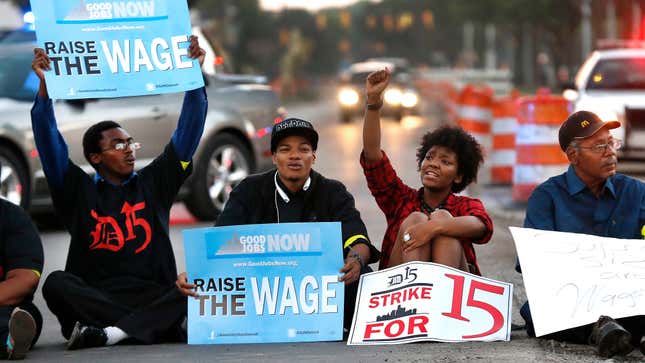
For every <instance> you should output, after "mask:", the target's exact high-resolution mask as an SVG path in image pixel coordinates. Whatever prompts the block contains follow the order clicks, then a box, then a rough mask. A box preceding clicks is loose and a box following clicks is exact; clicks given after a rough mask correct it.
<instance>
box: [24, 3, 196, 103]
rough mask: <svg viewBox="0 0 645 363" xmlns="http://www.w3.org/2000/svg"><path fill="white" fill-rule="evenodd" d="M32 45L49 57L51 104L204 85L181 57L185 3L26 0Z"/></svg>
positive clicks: (187, 22) (185, 45) (184, 53)
mask: <svg viewBox="0 0 645 363" xmlns="http://www.w3.org/2000/svg"><path fill="white" fill-rule="evenodd" d="M31 5H32V10H33V11H34V14H35V18H36V21H35V26H36V36H37V39H38V46H39V47H41V48H43V49H44V50H45V52H46V53H47V55H48V56H49V58H50V59H51V67H52V70H51V71H49V72H45V78H46V81H47V90H48V92H49V95H50V97H51V98H63V99H77V98H105V97H121V96H138V95H149V94H158V93H171V92H179V91H185V90H190V89H195V88H199V87H201V86H203V85H204V81H203V78H202V75H201V70H200V68H199V62H198V61H197V60H193V59H190V58H189V57H188V46H189V44H190V43H189V41H188V37H189V36H190V34H191V27H190V19H189V14H188V5H187V3H186V1H185V0H172V1H170V0H121V1H109V0H69V1H51V0H31Z"/></svg>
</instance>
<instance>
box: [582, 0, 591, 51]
mask: <svg viewBox="0 0 645 363" xmlns="http://www.w3.org/2000/svg"><path fill="white" fill-rule="evenodd" d="M580 11H581V13H582V21H581V23H580V33H581V36H582V39H581V43H582V58H581V59H584V58H586V57H587V55H588V54H589V53H591V0H582V1H581V2H580Z"/></svg>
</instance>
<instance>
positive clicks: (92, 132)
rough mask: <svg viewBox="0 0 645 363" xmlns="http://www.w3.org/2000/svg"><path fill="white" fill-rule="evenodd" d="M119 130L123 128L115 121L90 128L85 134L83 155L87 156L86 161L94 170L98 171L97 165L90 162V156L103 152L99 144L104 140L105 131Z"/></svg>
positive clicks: (104, 122)
mask: <svg viewBox="0 0 645 363" xmlns="http://www.w3.org/2000/svg"><path fill="white" fill-rule="evenodd" d="M117 128H121V125H119V124H118V123H116V122H114V121H101V122H98V123H96V124H94V125H92V126H90V128H89V129H87V130H86V131H85V134H83V155H84V156H85V160H87V162H88V163H90V165H92V167H93V168H94V169H96V165H94V164H92V162H91V161H90V154H98V153H100V152H101V147H100V146H99V142H100V141H101V139H102V138H103V131H105V130H110V129H117Z"/></svg>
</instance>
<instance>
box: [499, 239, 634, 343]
mask: <svg viewBox="0 0 645 363" xmlns="http://www.w3.org/2000/svg"><path fill="white" fill-rule="evenodd" d="M510 230H511V233H512V234H513V238H514V240H515V246H516V248H517V255H518V257H519V259H520V264H521V265H522V275H523V278H524V285H525V287H526V295H527V296H528V299H529V302H530V304H531V315H532V316H533V323H534V325H535V334H536V335H537V336H542V335H545V334H549V333H553V332H556V331H561V330H564V329H569V328H574V327H577V326H581V325H585V324H590V323H593V322H595V321H597V320H598V317H599V316H600V315H609V316H611V317H613V318H621V317H626V316H633V315H643V314H645V241H644V240H630V239H617V238H607V237H598V236H592V235H587V234H578V233H567V232H553V231H542V230H536V229H530V228H518V227H510Z"/></svg>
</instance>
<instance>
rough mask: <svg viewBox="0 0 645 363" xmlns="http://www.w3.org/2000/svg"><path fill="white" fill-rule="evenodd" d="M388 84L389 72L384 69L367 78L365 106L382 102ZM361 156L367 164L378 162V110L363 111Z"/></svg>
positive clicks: (379, 123) (379, 147)
mask: <svg viewBox="0 0 645 363" xmlns="http://www.w3.org/2000/svg"><path fill="white" fill-rule="evenodd" d="M389 82H390V70H389V69H387V68H385V69H382V70H380V71H376V72H373V73H371V74H370V75H369V76H367V80H366V81H365V93H366V95H367V104H370V105H375V104H379V103H382V102H383V92H384V91H385V88H386V87H387V85H388V83H389ZM363 155H364V156H365V160H366V161H367V162H374V161H379V160H381V158H382V157H383V155H382V153H381V115H380V110H370V109H366V110H365V121H364V122H363Z"/></svg>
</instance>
